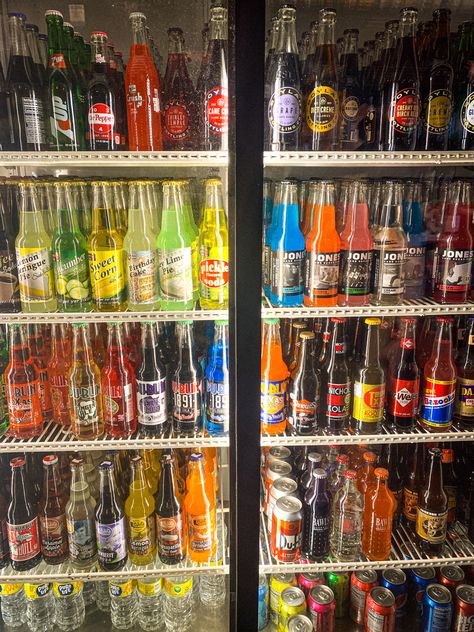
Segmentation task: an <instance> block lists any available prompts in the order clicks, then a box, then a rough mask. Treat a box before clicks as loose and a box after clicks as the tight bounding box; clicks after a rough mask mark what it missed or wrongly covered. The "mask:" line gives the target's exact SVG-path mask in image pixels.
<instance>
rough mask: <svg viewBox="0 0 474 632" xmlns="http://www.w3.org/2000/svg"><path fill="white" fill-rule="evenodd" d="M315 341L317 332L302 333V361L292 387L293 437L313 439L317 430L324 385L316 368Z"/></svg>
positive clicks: (290, 392) (289, 416)
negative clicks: (310, 437) (321, 391)
mask: <svg viewBox="0 0 474 632" xmlns="http://www.w3.org/2000/svg"><path fill="white" fill-rule="evenodd" d="M314 338H315V335H314V332H312V331H303V332H302V334H301V336H300V339H301V345H300V348H299V352H298V361H297V364H296V367H295V368H294V370H293V371H292V372H291V376H290V380H289V383H288V426H289V429H290V431H291V433H292V434H297V435H311V434H315V432H316V428H317V414H316V411H317V409H318V405H319V394H320V388H321V382H320V379H319V375H318V373H317V372H316V366H315V365H316V360H315V357H314Z"/></svg>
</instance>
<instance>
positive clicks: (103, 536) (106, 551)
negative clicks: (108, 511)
mask: <svg viewBox="0 0 474 632" xmlns="http://www.w3.org/2000/svg"><path fill="white" fill-rule="evenodd" d="M96 531H97V552H98V554H99V560H100V562H101V563H103V564H114V563H116V562H121V561H122V560H123V559H125V558H126V557H127V539H126V537H125V518H120V520H117V522H110V523H108V524H103V523H101V522H96Z"/></svg>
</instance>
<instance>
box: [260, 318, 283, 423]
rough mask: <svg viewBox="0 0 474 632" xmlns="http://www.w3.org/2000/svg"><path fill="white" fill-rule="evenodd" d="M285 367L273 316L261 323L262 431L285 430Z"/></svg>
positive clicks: (278, 330)
mask: <svg viewBox="0 0 474 632" xmlns="http://www.w3.org/2000/svg"><path fill="white" fill-rule="evenodd" d="M287 386H288V368H287V366H286V364H285V362H284V360H283V353H282V348H281V341H280V327H279V321H278V319H277V318H271V319H270V318H269V319H266V320H265V321H264V323H263V336H262V358H261V377H260V427H261V431H262V433H266V434H270V435H276V434H281V433H283V432H285V430H286V420H287V411H286V406H287Z"/></svg>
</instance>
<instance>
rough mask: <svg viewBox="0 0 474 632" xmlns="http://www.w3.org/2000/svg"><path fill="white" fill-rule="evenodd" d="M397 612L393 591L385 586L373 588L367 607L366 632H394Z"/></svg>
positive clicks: (368, 597) (368, 596)
mask: <svg viewBox="0 0 474 632" xmlns="http://www.w3.org/2000/svg"><path fill="white" fill-rule="evenodd" d="M396 610H397V609H396V606H395V595H394V594H393V593H392V591H391V590H389V589H388V588H385V587H384V586H376V587H375V588H372V590H371V591H370V592H369V594H368V595H367V602H366V605H365V617H364V625H365V632H393V631H394V630H395V613H396Z"/></svg>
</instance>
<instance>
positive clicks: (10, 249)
mask: <svg viewBox="0 0 474 632" xmlns="http://www.w3.org/2000/svg"><path fill="white" fill-rule="evenodd" d="M20 309H21V308H20V290H19V286H18V268H17V264H16V256H15V236H14V234H13V226H12V218H11V212H10V213H7V210H6V206H5V203H4V200H3V196H1V195H0V312H2V313H13V312H19V311H20Z"/></svg>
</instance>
